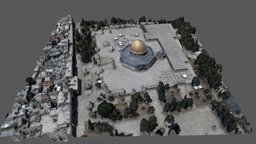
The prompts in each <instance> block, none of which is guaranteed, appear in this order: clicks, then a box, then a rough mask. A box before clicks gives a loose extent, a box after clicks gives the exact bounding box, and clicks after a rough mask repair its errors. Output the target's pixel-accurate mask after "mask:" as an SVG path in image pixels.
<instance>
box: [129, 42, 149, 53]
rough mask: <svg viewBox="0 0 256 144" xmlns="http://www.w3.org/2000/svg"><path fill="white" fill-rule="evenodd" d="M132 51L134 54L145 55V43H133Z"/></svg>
mask: <svg viewBox="0 0 256 144" xmlns="http://www.w3.org/2000/svg"><path fill="white" fill-rule="evenodd" d="M130 51H131V52H132V53H133V54H144V53H145V52H146V51H147V49H146V46H145V43H144V42H143V41H142V40H135V41H133V42H132V45H131V49H130Z"/></svg>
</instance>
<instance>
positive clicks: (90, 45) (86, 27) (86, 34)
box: [75, 20, 96, 63]
mask: <svg viewBox="0 0 256 144" xmlns="http://www.w3.org/2000/svg"><path fill="white" fill-rule="evenodd" d="M83 21H84V20H82V22H81V24H80V25H81V34H80V33H79V31H78V30H77V29H76V31H75V40H76V52H77V53H80V55H81V57H82V59H81V60H82V62H84V63H88V62H91V61H92V60H91V58H92V56H93V55H94V54H95V47H96V44H95V41H94V40H93V38H92V35H91V31H90V27H91V24H90V23H86V22H83Z"/></svg>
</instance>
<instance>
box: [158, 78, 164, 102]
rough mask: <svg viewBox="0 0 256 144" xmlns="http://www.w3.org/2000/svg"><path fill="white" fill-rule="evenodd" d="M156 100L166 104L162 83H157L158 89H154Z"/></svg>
mask: <svg viewBox="0 0 256 144" xmlns="http://www.w3.org/2000/svg"><path fill="white" fill-rule="evenodd" d="M156 90H157V94H158V98H159V100H160V101H161V102H163V103H165V102H166V96H165V86H164V83H163V82H162V81H160V82H159V84H158V87H157V88H156Z"/></svg>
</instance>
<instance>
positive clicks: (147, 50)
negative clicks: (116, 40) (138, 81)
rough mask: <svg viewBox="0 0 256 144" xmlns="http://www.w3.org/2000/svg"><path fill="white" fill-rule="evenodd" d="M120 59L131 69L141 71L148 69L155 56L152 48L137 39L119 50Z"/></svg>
mask: <svg viewBox="0 0 256 144" xmlns="http://www.w3.org/2000/svg"><path fill="white" fill-rule="evenodd" d="M120 61H121V62H122V63H123V64H124V66H126V67H128V68H130V69H132V70H135V71H141V70H147V69H149V68H150V67H151V66H152V65H153V64H154V62H155V61H156V57H155V54H154V52H153V50H152V48H151V47H149V46H147V45H145V43H144V42H143V41H142V40H139V39H138V40H135V41H133V42H132V43H131V44H128V45H127V46H126V47H125V48H124V49H123V50H122V51H121V57H120Z"/></svg>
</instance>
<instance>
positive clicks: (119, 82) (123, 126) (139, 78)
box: [76, 27, 226, 137]
mask: <svg viewBox="0 0 256 144" xmlns="http://www.w3.org/2000/svg"><path fill="white" fill-rule="evenodd" d="M111 31H112V32H111V33H109V30H105V31H104V34H102V32H101V31H97V32H96V35H95V37H96V43H97V49H98V50H99V51H98V57H100V61H101V64H100V66H97V65H94V64H93V63H90V64H83V63H82V62H81V61H80V56H79V55H76V58H77V60H78V61H77V67H78V77H79V78H80V79H81V81H82V94H81V95H80V96H78V126H77V136H78V137H80V136H82V135H83V134H84V122H85V121H87V120H88V119H90V120H91V121H92V122H97V121H106V119H101V118H96V119H93V118H91V117H90V116H89V111H88V110H87V107H88V103H89V101H91V102H94V104H95V108H94V110H96V108H97V105H98V104H99V102H97V100H96V99H97V97H98V96H99V95H100V93H101V92H104V89H98V88H96V87H95V82H96V78H97V76H96V75H95V73H97V72H98V71H100V70H103V72H102V73H101V74H100V75H99V76H100V77H101V78H102V80H103V82H104V83H105V84H106V85H107V87H108V89H110V90H111V91H112V92H119V91H120V90H122V89H124V90H125V91H126V92H127V93H130V92H131V91H132V89H135V90H137V91H140V90H141V86H145V87H147V86H156V85H157V84H158V82H159V81H163V82H164V83H168V84H169V85H170V86H172V85H174V84H177V83H181V84H185V83H190V82H191V81H192V78H193V77H194V76H195V74H194V71H193V69H192V67H191V66H188V69H187V70H179V71H173V69H172V67H171V65H170V63H169V62H168V59H167V58H165V59H158V60H156V62H155V63H154V64H153V65H152V67H150V68H149V69H148V70H146V71H139V72H137V71H133V70H131V69H129V68H127V67H125V66H124V65H123V64H122V63H121V62H120V50H121V49H123V48H124V47H125V46H126V45H127V44H130V43H131V42H132V41H133V40H136V39H140V40H142V41H144V42H145V44H146V45H148V46H150V47H151V48H152V49H153V51H154V53H156V52H157V51H160V50H162V48H161V46H160V44H159V41H156V40H152V41H145V38H144V35H143V31H142V30H141V29H139V28H137V27H134V28H126V29H112V30H111ZM120 34H121V35H120ZM106 42H107V43H109V46H106V45H105V46H104V43H106ZM120 42H121V43H122V44H121V45H120ZM113 61H114V63H115V66H116V68H115V69H114V68H113ZM85 69H87V70H88V71H89V74H88V75H84V70H85ZM183 74H186V75H187V78H186V79H184V78H183V77H182V75H183ZM88 81H90V82H91V84H92V89H91V90H85V89H84V86H85V82H88ZM179 88H180V93H181V96H182V97H184V96H185V95H188V92H189V91H191V87H187V86H186V85H179ZM148 93H149V95H150V96H151V98H152V100H153V101H152V103H150V104H149V105H151V106H154V108H155V113H154V114H155V115H156V117H157V122H158V127H157V128H160V127H164V128H165V133H164V135H167V132H168V128H167V127H166V124H165V123H164V119H165V114H164V113H163V106H164V104H163V103H161V102H160V101H159V99H158V95H157V92H156V90H155V89H153V90H148ZM118 101H119V100H117V99H116V100H115V101H114V102H113V103H114V104H117V103H118ZM125 101H126V102H127V103H129V101H130V98H125ZM173 115H174V117H175V121H176V122H177V123H178V124H179V125H180V127H181V133H180V135H205V134H225V133H226V132H225V131H224V130H223V128H222V127H221V125H220V123H219V121H218V118H217V117H216V115H215V114H214V113H213V112H212V111H211V109H210V108H209V106H208V105H206V106H204V107H200V108H197V107H195V106H194V107H193V108H192V109H190V110H188V111H182V112H180V113H173ZM149 116H150V115H141V116H139V117H137V118H136V119H123V120H122V121H117V122H113V121H108V122H109V123H110V124H111V125H113V126H114V127H115V128H116V129H117V130H118V131H119V132H124V133H126V134H129V133H133V136H140V135H141V133H140V121H141V119H142V118H148V117H149ZM213 126H214V128H213Z"/></svg>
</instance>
